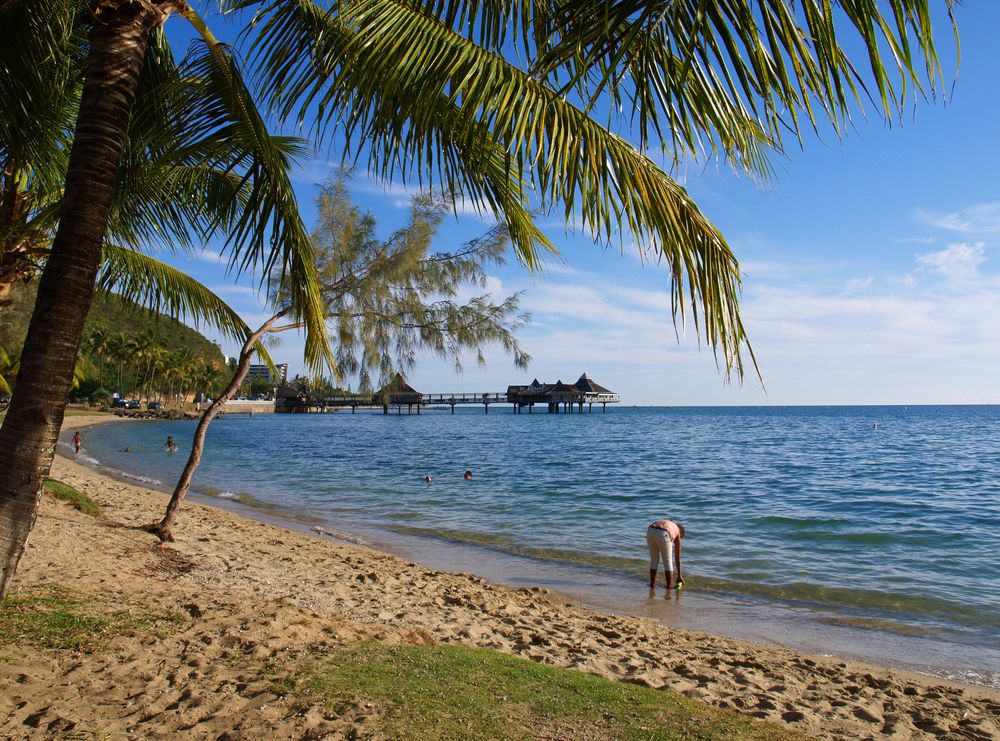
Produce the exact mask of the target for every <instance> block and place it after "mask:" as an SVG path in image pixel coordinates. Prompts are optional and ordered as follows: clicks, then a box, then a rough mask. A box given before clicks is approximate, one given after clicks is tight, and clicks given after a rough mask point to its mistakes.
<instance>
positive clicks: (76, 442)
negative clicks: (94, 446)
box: [73, 432, 83, 455]
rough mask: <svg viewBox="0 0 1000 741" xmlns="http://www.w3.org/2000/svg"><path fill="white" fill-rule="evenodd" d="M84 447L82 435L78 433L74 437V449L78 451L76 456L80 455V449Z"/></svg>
mask: <svg viewBox="0 0 1000 741" xmlns="http://www.w3.org/2000/svg"><path fill="white" fill-rule="evenodd" d="M82 446H83V438H82V437H80V433H79V432H77V433H76V434H75V435H73V447H74V448H75V449H76V454H77V455H80V448H81V447H82Z"/></svg>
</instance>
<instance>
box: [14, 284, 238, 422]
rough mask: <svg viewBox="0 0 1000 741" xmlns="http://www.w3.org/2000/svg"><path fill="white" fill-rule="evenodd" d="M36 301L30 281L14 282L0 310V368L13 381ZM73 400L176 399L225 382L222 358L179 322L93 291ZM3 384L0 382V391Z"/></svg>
mask: <svg viewBox="0 0 1000 741" xmlns="http://www.w3.org/2000/svg"><path fill="white" fill-rule="evenodd" d="M34 301H35V289H34V287H24V286H22V287H19V288H18V289H16V290H15V295H14V301H13V303H12V304H10V305H8V306H4V307H3V309H2V310H0V376H2V378H3V379H4V380H5V381H6V385H7V386H13V385H14V382H15V379H16V376H17V368H18V358H19V357H20V355H21V346H22V345H23V344H24V337H25V335H26V334H27V331H28V321H29V319H30V318H31V311H32V307H33V306H34ZM80 349H81V352H80V358H79V360H78V362H77V365H76V373H75V376H74V381H73V390H72V391H71V392H70V397H71V398H72V399H74V400H84V401H90V402H92V403H96V404H107V403H109V402H110V399H111V395H112V394H113V393H114V392H117V393H118V394H119V395H120V396H128V397H130V398H132V397H142V398H146V399H152V398H156V399H161V398H167V397H172V398H174V399H175V400H177V401H179V400H180V399H181V398H183V397H184V396H185V395H189V394H192V393H196V392H201V393H209V394H210V393H213V392H214V391H215V390H216V389H218V388H220V387H221V385H223V384H224V381H225V379H226V377H227V374H226V358H225V356H224V355H223V354H222V350H221V349H220V348H219V346H218V345H216V344H215V343H213V342H211V341H210V340H209V339H208V338H206V337H205V336H204V335H202V334H201V333H199V332H197V331H195V330H194V329H191V327H188V326H186V325H185V324H182V323H181V322H179V321H177V320H176V319H173V318H172V317H169V316H166V315H165V314H159V313H156V312H152V311H149V310H148V309H144V308H143V307H141V306H139V305H138V304H135V303H132V302H131V301H127V300H126V299H123V298H122V297H121V296H116V295H106V294H98V295H97V296H96V297H95V299H94V304H93V306H92V307H91V310H90V315H89V316H88V317H87V324H86V327H85V328H84V332H83V342H82V345H81V348H80ZM2 390H3V386H0V391H2Z"/></svg>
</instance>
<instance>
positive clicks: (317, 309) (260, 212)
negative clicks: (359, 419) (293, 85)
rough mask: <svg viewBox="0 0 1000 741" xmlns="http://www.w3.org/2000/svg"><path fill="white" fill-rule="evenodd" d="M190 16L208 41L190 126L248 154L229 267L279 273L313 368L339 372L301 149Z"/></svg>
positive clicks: (230, 236)
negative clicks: (307, 208)
mask: <svg viewBox="0 0 1000 741" xmlns="http://www.w3.org/2000/svg"><path fill="white" fill-rule="evenodd" d="M184 15H185V17H186V18H187V19H188V20H189V21H191V22H192V24H193V25H194V26H195V28H196V29H197V30H198V31H199V32H200V33H201V35H202V39H200V40H196V41H194V42H192V46H191V50H190V51H189V53H188V56H187V58H186V60H185V65H184V67H185V69H186V70H187V72H188V74H189V75H191V76H193V77H195V78H197V79H199V80H203V81H204V83H203V86H202V88H201V89H200V90H199V91H198V95H197V96H195V97H193V98H192V99H191V100H190V105H188V106H186V107H185V118H184V122H183V123H184V125H185V126H192V127H195V128H196V129H197V130H199V131H213V134H214V136H215V137H217V138H218V139H219V140H221V141H225V142H228V143H229V145H231V146H232V147H234V148H236V149H238V150H239V151H242V152H245V153H246V155H245V156H244V157H243V158H241V160H240V161H239V162H238V163H234V167H233V169H239V171H240V172H241V174H242V176H243V183H244V184H245V186H246V187H247V190H246V191H245V193H244V194H243V196H242V197H243V199H244V200H243V202H242V207H241V208H240V209H239V211H238V213H236V214H235V218H234V220H233V221H232V222H231V223H229V224H227V225H226V226H227V229H226V231H227V235H226V236H227V250H228V252H229V255H230V262H229V265H230V268H231V269H233V270H234V271H235V273H236V274H237V275H238V274H240V273H242V272H246V271H254V272H256V271H259V273H258V274H259V275H261V276H262V278H261V280H262V281H266V280H268V277H269V276H270V275H271V274H272V273H273V272H274V271H275V268H277V272H278V274H279V275H280V276H281V278H282V284H283V285H287V286H288V288H289V295H288V296H287V297H286V300H288V301H289V302H290V305H291V307H292V313H293V315H294V316H295V318H296V320H298V321H299V322H301V323H302V324H303V325H304V327H305V329H306V361H307V362H308V363H309V364H310V366H312V367H313V368H319V367H320V366H321V365H323V364H327V365H329V366H331V367H332V366H333V364H334V362H335V361H334V359H333V355H332V353H331V352H330V349H329V345H328V342H327V338H326V326H325V323H324V318H323V302H322V299H321V296H320V291H319V286H318V284H317V281H316V272H315V267H314V264H313V252H312V245H311V244H310V242H309V238H308V235H307V233H306V230H305V227H304V225H303V223H302V219H301V216H300V215H299V211H298V205H297V203H296V199H295V193H294V191H293V189H292V185H291V181H290V180H289V175H288V173H289V169H290V167H291V162H292V156H293V155H294V154H295V153H296V152H298V151H301V149H300V145H299V144H298V143H297V140H294V139H290V138H280V137H272V136H271V135H270V134H269V132H268V130H267V127H266V126H265V124H264V120H263V118H262V116H261V115H260V113H259V111H258V110H257V107H256V103H255V101H254V100H253V96H252V95H251V94H250V91H249V89H248V88H247V86H246V84H245V82H244V80H243V77H242V74H241V72H240V69H239V66H238V65H237V64H236V62H235V60H234V59H233V56H232V53H231V51H230V49H229V48H228V47H227V46H226V45H224V44H222V43H220V42H218V41H217V40H216V39H215V38H214V36H212V35H211V33H210V31H209V30H208V28H207V26H205V24H204V22H203V21H202V20H201V19H200V18H199V17H198V16H197V15H196V14H195V13H194V11H193V10H191V9H190V8H188V10H187V11H186V12H185V14H184ZM285 276H287V281H285V280H284V277H285Z"/></svg>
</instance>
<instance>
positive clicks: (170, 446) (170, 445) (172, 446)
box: [167, 435, 177, 453]
mask: <svg viewBox="0 0 1000 741" xmlns="http://www.w3.org/2000/svg"><path fill="white" fill-rule="evenodd" d="M167 452H168V453H176V452H177V443H175V442H174V438H173V436H171V435H167Z"/></svg>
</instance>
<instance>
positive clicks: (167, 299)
mask: <svg viewBox="0 0 1000 741" xmlns="http://www.w3.org/2000/svg"><path fill="white" fill-rule="evenodd" d="M97 287H98V290H101V291H104V292H107V293H111V292H114V293H117V294H118V295H120V296H123V297H124V298H126V299H128V300H129V301H134V302H135V303H137V304H139V305H141V306H145V307H146V308H148V309H151V310H153V311H158V312H161V313H164V314H168V315H170V316H172V317H175V318H177V319H190V320H191V321H193V322H194V324H195V326H199V325H207V326H209V327H213V328H215V329H217V330H218V331H219V332H221V333H222V334H223V335H224V336H225V337H228V338H229V339H231V340H234V341H236V342H239V343H243V342H245V341H246V338H247V337H249V336H250V334H251V333H252V331H253V330H251V329H250V327H248V326H247V324H246V323H245V322H244V321H243V320H242V319H241V318H240V316H239V314H237V313H236V312H235V311H234V310H233V309H232V308H230V307H229V305H228V304H227V303H226V302H225V301H223V300H222V299H221V298H219V297H218V296H217V295H215V294H214V293H213V292H212V291H211V290H209V289H208V288H207V287H205V286H204V285H203V284H201V283H199V282H198V281H197V280H195V279H194V278H192V277H190V276H189V275H186V274H185V273H183V272H181V271H180V270H178V269H177V268H174V267H172V266H170V265H167V264H166V263H164V262H161V261H160V260H157V259H155V258H153V257H150V256H149V255H146V254H144V253H142V252H139V251H138V250H133V249H129V248H127V247H122V246H120V245H115V244H111V243H105V245H104V264H103V266H102V268H101V273H100V275H99V277H98V281H97ZM258 344H259V343H258ZM257 352H258V354H260V356H261V357H262V358H263V359H264V362H268V363H270V362H271V361H270V358H269V356H268V354H267V350H266V349H265V348H264V346H263V345H260V346H259V347H258V348H257Z"/></svg>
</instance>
